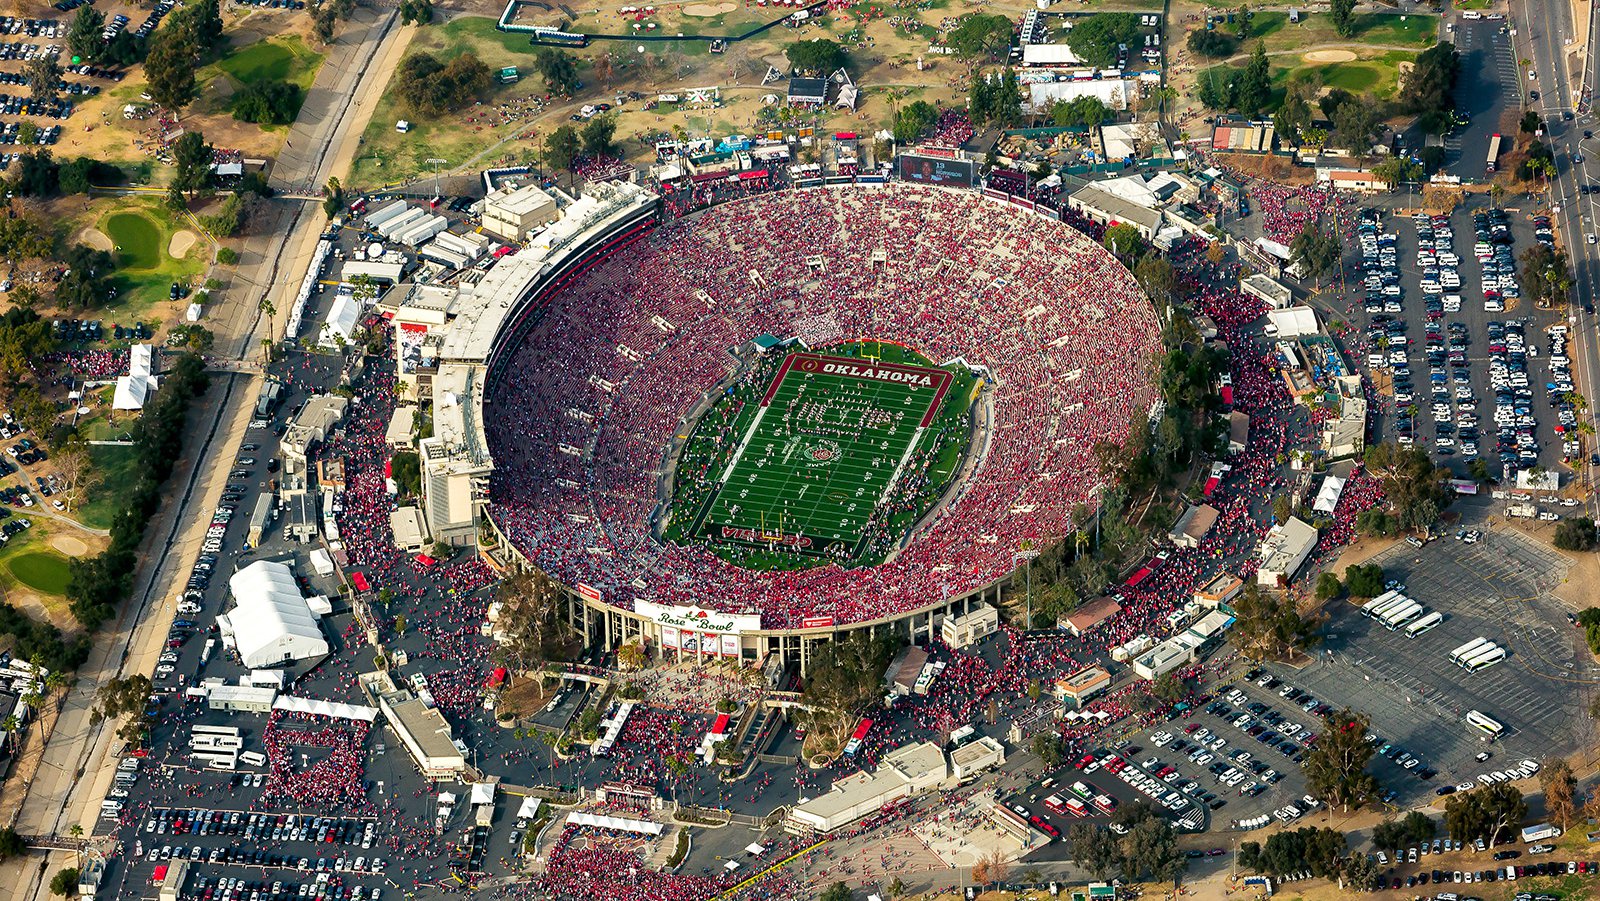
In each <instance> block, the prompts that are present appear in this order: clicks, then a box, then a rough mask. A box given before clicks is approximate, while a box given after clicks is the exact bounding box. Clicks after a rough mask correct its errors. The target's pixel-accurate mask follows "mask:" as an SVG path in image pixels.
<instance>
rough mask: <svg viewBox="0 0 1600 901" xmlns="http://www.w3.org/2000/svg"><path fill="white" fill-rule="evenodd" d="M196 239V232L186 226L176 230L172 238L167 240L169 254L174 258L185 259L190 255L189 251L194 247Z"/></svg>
mask: <svg viewBox="0 0 1600 901" xmlns="http://www.w3.org/2000/svg"><path fill="white" fill-rule="evenodd" d="M195 240H196V238H195V234H194V232H192V231H189V230H188V229H186V228H185V229H180V230H178V231H177V232H174V233H173V235H172V240H171V241H168V242H167V256H169V257H172V258H173V259H174V260H181V259H183V258H184V257H186V256H188V255H189V251H190V250H191V249H192V248H193V247H194V242H195Z"/></svg>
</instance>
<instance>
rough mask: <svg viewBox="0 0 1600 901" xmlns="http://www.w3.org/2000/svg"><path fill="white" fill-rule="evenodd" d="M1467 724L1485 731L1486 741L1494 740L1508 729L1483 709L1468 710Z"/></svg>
mask: <svg viewBox="0 0 1600 901" xmlns="http://www.w3.org/2000/svg"><path fill="white" fill-rule="evenodd" d="M1467 725H1469V726H1471V727H1472V728H1473V729H1476V730H1477V731H1479V732H1481V733H1483V736H1484V738H1483V740H1484V741H1494V740H1495V739H1497V738H1499V737H1500V733H1502V732H1504V731H1506V727H1505V726H1502V725H1500V722H1499V721H1498V720H1496V719H1495V718H1494V717H1492V716H1490V715H1488V714H1487V713H1484V712H1483V711H1481V710H1468V711H1467Z"/></svg>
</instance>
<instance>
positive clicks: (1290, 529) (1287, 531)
mask: <svg viewBox="0 0 1600 901" xmlns="http://www.w3.org/2000/svg"><path fill="white" fill-rule="evenodd" d="M1316 543H1317V527H1316V526H1313V525H1311V524H1310V523H1308V522H1305V521H1304V520H1302V519H1300V517H1298V516H1291V517H1289V521H1288V522H1286V523H1282V524H1280V525H1276V526H1273V527H1272V531H1270V532H1268V533H1267V538H1266V540H1265V541H1263V542H1261V568H1262V569H1263V570H1266V571H1267V572H1279V573H1281V572H1284V571H1286V570H1287V569H1288V568H1289V566H1290V564H1291V563H1293V562H1294V561H1295V559H1297V558H1299V557H1300V556H1302V555H1303V554H1304V553H1305V552H1306V551H1308V550H1310V549H1311V547H1312V546H1314V545H1315V544H1316Z"/></svg>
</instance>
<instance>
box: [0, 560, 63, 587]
mask: <svg viewBox="0 0 1600 901" xmlns="http://www.w3.org/2000/svg"><path fill="white" fill-rule="evenodd" d="M6 566H7V568H8V569H10V570H11V575H12V576H13V577H15V578H16V580H17V581H18V582H21V583H22V584H24V585H26V586H28V587H29V588H32V589H33V590H34V591H38V592H41V593H43V594H56V595H65V594H66V593H67V579H68V576H69V573H68V571H67V558H65V557H63V556H61V555H60V554H56V553H52V552H50V551H41V550H31V551H27V552H25V553H21V554H17V555H16V556H14V557H12V558H11V559H10V560H8V561H6Z"/></svg>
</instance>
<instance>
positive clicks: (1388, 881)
mask: <svg viewBox="0 0 1600 901" xmlns="http://www.w3.org/2000/svg"><path fill="white" fill-rule="evenodd" d="M1413 850H1415V849H1413ZM1379 855H1380V856H1381V855H1382V852H1379ZM1396 862H1397V863H1398V862H1399V861H1396ZM1593 873H1600V869H1596V864H1595V862H1594V861H1588V860H1569V861H1564V862H1563V861H1553V860H1552V861H1543V862H1540V863H1533V864H1527V865H1524V866H1513V865H1509V864H1508V865H1506V866H1504V867H1490V868H1488V869H1486V870H1424V871H1422V872H1421V873H1414V874H1412V875H1410V876H1403V877H1402V876H1387V875H1386V876H1379V877H1378V880H1377V888H1378V889H1379V890H1380V891H1381V890H1383V889H1397V888H1414V887H1416V886H1419V885H1428V884H1429V883H1433V884H1434V885H1445V884H1447V883H1448V884H1453V885H1459V884H1472V883H1482V882H1515V881H1516V880H1518V879H1526V878H1530V877H1540V876H1562V875H1589V874H1593ZM1515 898H1516V901H1559V896H1558V895H1547V894H1535V893H1532V892H1519V893H1517V895H1516V896H1515ZM1434 899H1435V901H1456V899H1458V896H1457V895H1456V894H1455V893H1454V892H1441V893H1440V894H1437V895H1435V896H1434ZM1459 901H1474V899H1472V898H1471V897H1470V896H1469V897H1467V898H1460V899H1459Z"/></svg>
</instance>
